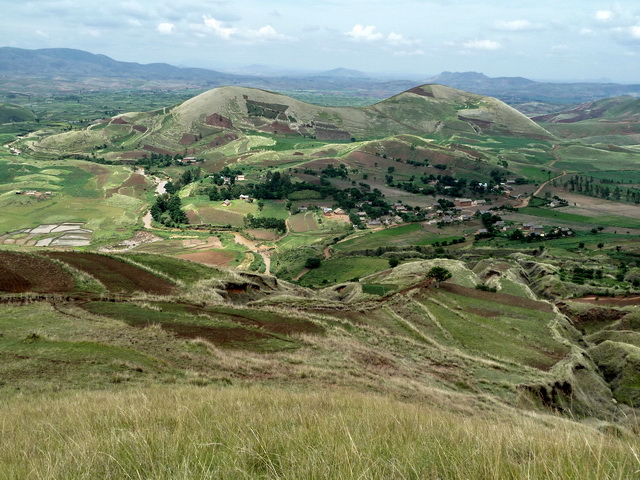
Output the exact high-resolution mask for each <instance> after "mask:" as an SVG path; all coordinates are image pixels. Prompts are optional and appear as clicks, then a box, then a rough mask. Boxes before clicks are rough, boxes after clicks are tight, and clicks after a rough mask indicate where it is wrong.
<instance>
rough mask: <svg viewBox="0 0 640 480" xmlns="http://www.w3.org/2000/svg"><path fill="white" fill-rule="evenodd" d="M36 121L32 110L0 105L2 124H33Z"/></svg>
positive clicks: (0, 121) (4, 104)
mask: <svg viewBox="0 0 640 480" xmlns="http://www.w3.org/2000/svg"><path fill="white" fill-rule="evenodd" d="M35 119H36V116H35V114H34V113H33V112H32V111H31V110H28V109H26V108H24V107H20V106H18V105H11V104H10V103H0V124H2V123H15V122H33V121H35Z"/></svg>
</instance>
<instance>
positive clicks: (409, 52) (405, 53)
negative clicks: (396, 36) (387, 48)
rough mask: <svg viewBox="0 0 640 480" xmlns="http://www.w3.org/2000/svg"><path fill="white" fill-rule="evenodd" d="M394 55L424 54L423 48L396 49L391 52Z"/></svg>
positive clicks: (412, 55) (411, 55) (410, 55)
mask: <svg viewBox="0 0 640 480" xmlns="http://www.w3.org/2000/svg"><path fill="white" fill-rule="evenodd" d="M393 54H394V55H396V56H398V57H414V56H417V55H424V50H420V49H418V50H409V51H407V50H397V51H394V52H393Z"/></svg>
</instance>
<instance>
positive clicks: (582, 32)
mask: <svg viewBox="0 0 640 480" xmlns="http://www.w3.org/2000/svg"><path fill="white" fill-rule="evenodd" d="M592 33H593V30H591V29H590V28H581V29H580V35H591V34H592Z"/></svg>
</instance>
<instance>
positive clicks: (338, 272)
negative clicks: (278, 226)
mask: <svg viewBox="0 0 640 480" xmlns="http://www.w3.org/2000/svg"><path fill="white" fill-rule="evenodd" d="M385 268H389V262H388V260H387V259H384V258H376V257H348V258H339V259H329V260H325V261H323V262H322V264H321V265H320V267H319V268H315V269H313V270H310V271H309V272H308V273H306V274H305V275H303V276H302V278H300V284H301V285H304V286H306V287H321V286H323V285H332V284H336V283H343V282H348V281H351V280H353V279H355V278H362V277H365V276H367V275H371V274H372V273H376V272H378V271H380V270H384V269H385Z"/></svg>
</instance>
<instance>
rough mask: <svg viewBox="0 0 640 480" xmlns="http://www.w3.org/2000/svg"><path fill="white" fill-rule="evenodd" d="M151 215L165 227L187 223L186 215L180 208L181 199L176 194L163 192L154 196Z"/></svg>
mask: <svg viewBox="0 0 640 480" xmlns="http://www.w3.org/2000/svg"><path fill="white" fill-rule="evenodd" d="M151 216H152V217H153V219H154V220H155V221H156V222H160V223H162V224H163V225H165V226H167V227H177V226H180V225H182V224H185V223H189V219H188V218H187V215H186V214H185V213H184V210H182V201H181V200H180V197H179V196H178V195H172V194H169V193H164V194H162V195H158V196H157V197H156V201H155V203H154V204H153V205H152V206H151Z"/></svg>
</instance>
